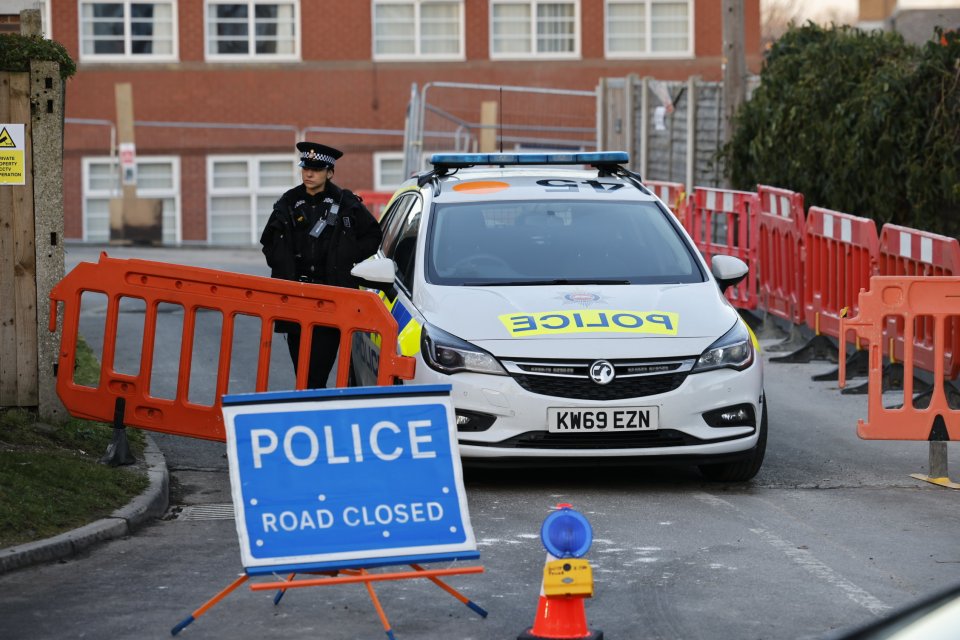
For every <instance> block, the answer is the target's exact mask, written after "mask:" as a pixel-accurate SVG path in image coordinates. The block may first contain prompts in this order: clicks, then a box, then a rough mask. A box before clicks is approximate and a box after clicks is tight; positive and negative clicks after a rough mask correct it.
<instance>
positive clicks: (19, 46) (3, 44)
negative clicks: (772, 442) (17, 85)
mask: <svg viewBox="0 0 960 640" xmlns="http://www.w3.org/2000/svg"><path fill="white" fill-rule="evenodd" d="M31 60H50V61H52V62H58V63H60V77H61V78H63V79H64V80H66V79H67V78H69V77H70V76H72V75H73V74H75V73H76V72H77V65H76V64H75V63H74V62H73V59H71V58H70V54H68V53H67V50H66V49H64V48H63V45H62V44H60V43H59V42H55V41H53V40H47V39H46V38H44V37H42V36H23V35H20V34H19V33H0V71H29V70H30V61H31Z"/></svg>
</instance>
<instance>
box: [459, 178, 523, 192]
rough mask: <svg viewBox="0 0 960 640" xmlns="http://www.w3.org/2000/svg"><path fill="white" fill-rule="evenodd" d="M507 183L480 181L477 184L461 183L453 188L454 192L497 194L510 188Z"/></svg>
mask: <svg viewBox="0 0 960 640" xmlns="http://www.w3.org/2000/svg"><path fill="white" fill-rule="evenodd" d="M509 187H510V185H509V184H507V183H506V182H496V181H485V180H478V181H475V182H461V183H460V184H456V185H454V187H453V190H454V191H470V192H472V193H496V192H497V191H503V190H504V189H507V188H509Z"/></svg>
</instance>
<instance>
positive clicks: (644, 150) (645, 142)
mask: <svg viewBox="0 0 960 640" xmlns="http://www.w3.org/2000/svg"><path fill="white" fill-rule="evenodd" d="M631 90H632V88H631ZM649 123H650V76H644V77H643V79H641V80H640V126H639V129H640V177H642V178H643V179H644V180H646V179H647V178H648V177H649V174H648V172H647V162H648V157H649V155H650V141H649V139H648V135H647V132H648V131H649V126H650V125H649Z"/></svg>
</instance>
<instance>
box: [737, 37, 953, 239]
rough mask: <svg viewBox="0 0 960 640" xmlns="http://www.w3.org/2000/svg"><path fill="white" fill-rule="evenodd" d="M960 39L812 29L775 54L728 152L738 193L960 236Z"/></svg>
mask: <svg viewBox="0 0 960 640" xmlns="http://www.w3.org/2000/svg"><path fill="white" fill-rule="evenodd" d="M958 141H960V36H958V35H957V34H956V33H949V34H946V35H944V34H942V32H939V31H938V33H937V38H936V39H935V40H931V41H930V42H928V43H927V44H926V45H924V46H923V47H916V46H914V45H910V44H907V43H905V42H904V40H903V38H902V37H901V36H900V35H898V34H895V33H884V32H879V31H876V32H870V33H866V32H863V31H861V30H858V29H855V28H852V27H847V26H832V27H830V28H823V27H819V26H817V25H815V24H813V23H808V24H806V25H804V26H801V27H794V28H792V29H790V30H789V31H788V32H787V33H786V34H785V35H784V36H783V37H782V38H781V39H780V40H778V41H777V42H776V43H775V44H774V45H773V47H772V48H771V50H770V51H769V53H768V55H767V58H766V60H765V61H764V66H763V70H762V72H761V84H760V86H759V88H758V89H757V91H756V92H755V93H754V95H753V98H752V99H751V100H750V102H748V103H745V104H744V105H743V107H742V108H741V109H740V112H739V113H738V116H737V121H736V128H735V133H734V137H733V139H732V140H731V142H730V143H729V144H728V145H727V146H726V147H725V149H724V152H723V154H724V156H725V160H726V166H727V169H728V173H729V177H730V179H731V182H732V183H733V185H734V186H735V187H736V188H740V189H749V190H753V189H754V188H755V187H756V185H757V183H762V184H769V185H774V186H781V187H785V188H789V189H793V190H795V191H799V192H802V193H803V194H804V197H805V200H806V204H807V205H817V206H822V207H828V208H831V209H836V210H838V211H843V212H846V213H851V214H854V215H858V216H862V217H865V218H872V219H874V220H876V221H877V222H878V223H879V224H883V223H886V222H893V223H896V224H901V225H904V226H908V227H912V228H915V229H926V230H929V231H933V232H936V233H941V234H945V235H957V234H958V232H960V144H958Z"/></svg>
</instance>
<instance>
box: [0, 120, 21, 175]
mask: <svg viewBox="0 0 960 640" xmlns="http://www.w3.org/2000/svg"><path fill="white" fill-rule="evenodd" d="M24 141H25V132H24V125H22V124H0V185H3V184H10V185H18V184H26V171H25V169H24V150H25V148H26V147H25V144H24Z"/></svg>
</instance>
